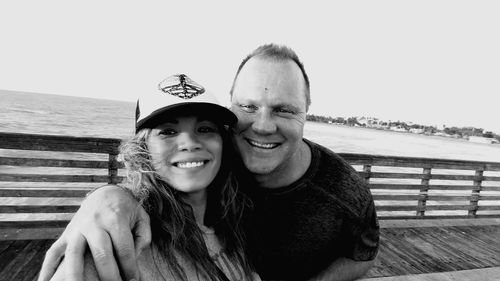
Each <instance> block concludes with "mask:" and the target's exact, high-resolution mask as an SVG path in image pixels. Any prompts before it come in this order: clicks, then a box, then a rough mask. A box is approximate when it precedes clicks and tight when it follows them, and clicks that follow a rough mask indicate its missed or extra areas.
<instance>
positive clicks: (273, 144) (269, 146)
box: [246, 139, 280, 149]
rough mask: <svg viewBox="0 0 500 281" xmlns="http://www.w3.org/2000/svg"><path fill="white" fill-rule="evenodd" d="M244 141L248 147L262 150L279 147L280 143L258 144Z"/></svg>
mask: <svg viewBox="0 0 500 281" xmlns="http://www.w3.org/2000/svg"><path fill="white" fill-rule="evenodd" d="M246 141H247V142H248V143H249V144H250V146H253V147H257V148H262V149H273V148H276V147H278V146H279V145H280V143H276V142H258V141H254V140H251V139H246Z"/></svg>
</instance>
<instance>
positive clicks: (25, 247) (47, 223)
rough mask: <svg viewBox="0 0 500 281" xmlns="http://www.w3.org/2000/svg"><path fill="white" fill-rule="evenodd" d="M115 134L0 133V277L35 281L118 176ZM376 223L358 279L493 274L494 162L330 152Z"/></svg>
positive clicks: (497, 215)
mask: <svg viewBox="0 0 500 281" xmlns="http://www.w3.org/2000/svg"><path fill="white" fill-rule="evenodd" d="M119 144H120V140H119V139H105V138H84V137H67V136H46V135H29V134H13V133H0V280H36V277H37V274H38V271H39V269H40V266H41V263H42V260H43V257H44V254H45V251H46V250H47V249H48V248H49V247H50V245H51V244H52V243H53V241H54V240H55V239H57V237H58V236H59V235H60V234H61V232H62V230H63V229H64V227H65V225H66V224H67V223H68V221H69V220H70V219H71V216H72V214H73V213H74V212H75V211H76V210H77V209H78V207H79V204H80V202H81V201H82V200H83V197H84V196H85V195H86V194H87V193H88V192H89V191H91V190H93V189H94V188H96V187H98V186H101V185H103V184H106V183H119V182H121V181H122V180H123V166H122V164H121V163H120V162H119V161H118V146H119ZM340 155H341V156H342V157H343V158H344V159H346V160H347V161H348V162H349V163H350V164H351V165H353V167H355V169H356V170H357V171H358V172H359V174H360V175H361V177H362V178H364V179H365V180H366V181H367V182H368V184H369V186H370V189H371V191H372V194H373V198H374V200H375V205H376V209H377V214H378V217H379V222H380V226H381V241H380V251H379V255H378V257H377V260H376V262H375V266H374V267H373V268H372V269H371V270H370V271H369V272H368V274H367V275H366V276H365V279H363V280H387V281H389V280H500V277H498V279H494V278H496V276H500V162H498V163H497V162H483V161H463V160H447V159H431V158H415V157H394V156H379V155H366V154H348V153H341V154H340Z"/></svg>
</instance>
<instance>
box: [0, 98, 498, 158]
mask: <svg viewBox="0 0 500 281" xmlns="http://www.w3.org/2000/svg"><path fill="white" fill-rule="evenodd" d="M134 114H135V103H133V102H124V101H112V100H102V99H91V98H82V97H71V96H60V95H49V94H34V93H22V92H13V91H5V90H0V132H17V133H33V134H47V135H69V136H91V137H109V138H126V137H127V136H129V135H131V134H132V133H133V132H134ZM334 115H335V114H334V113H332V116H334ZM304 135H305V137H306V138H308V139H310V140H313V141H315V142H318V143H320V144H322V145H324V146H326V147H328V148H330V149H332V150H333V151H335V152H350V153H366V154H377V155H392V156H411V157H429V158H445V159H463V160H480V161H492V162H500V145H494V144H479V143H471V142H468V141H467V140H464V139H453V138H445V137H438V136H424V135H417V134H411V133H401V132H392V131H382V130H375V129H367V128H358V127H346V126H341V125H331V124H324V123H315V122H307V123H306V126H305V131H304Z"/></svg>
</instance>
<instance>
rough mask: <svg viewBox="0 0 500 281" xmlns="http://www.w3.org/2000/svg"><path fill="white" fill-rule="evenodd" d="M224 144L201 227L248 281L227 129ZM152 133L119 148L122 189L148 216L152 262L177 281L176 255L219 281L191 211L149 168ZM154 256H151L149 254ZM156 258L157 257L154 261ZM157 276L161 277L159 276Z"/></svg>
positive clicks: (180, 274) (240, 200) (240, 199)
mask: <svg viewBox="0 0 500 281" xmlns="http://www.w3.org/2000/svg"><path fill="white" fill-rule="evenodd" d="M219 128H220V130H219V132H220V133H221V136H222V139H223V153H222V163H221V167H220V170H219V172H218V173H217V175H216V177H215V179H214V180H213V181H212V183H211V184H210V185H209V186H208V187H207V193H208V197H207V209H206V211H205V217H204V224H205V225H207V226H209V227H212V228H214V230H215V234H216V236H217V238H218V239H219V241H220V242H221V245H222V247H223V249H224V251H225V253H226V254H227V255H228V256H229V258H231V259H233V260H236V261H237V262H239V263H240V264H241V265H242V267H243V270H244V274H245V275H246V276H247V277H248V279H249V280H251V275H252V268H251V266H250V264H249V262H248V260H247V259H246V257H245V251H244V249H245V242H244V241H245V239H244V234H243V232H242V230H241V220H242V216H243V211H244V208H245V206H247V205H248V204H249V201H248V199H247V198H246V197H244V196H243V195H242V194H241V192H238V181H237V180H236V178H235V176H234V172H233V169H235V168H237V167H241V163H234V162H235V161H238V160H237V159H238V158H237V157H235V155H236V153H235V151H234V146H233V144H232V142H231V138H230V135H229V129H227V128H226V127H225V126H219ZM150 135H151V129H142V130H140V131H139V132H137V133H136V134H135V135H134V136H133V137H132V138H130V139H129V140H127V141H124V142H123V143H122V145H121V146H120V153H121V155H122V157H123V161H124V163H125V167H126V169H127V181H126V184H125V186H126V187H127V188H128V189H130V190H131V191H132V193H133V194H134V195H135V196H136V198H137V199H138V200H140V202H141V203H142V205H143V207H144V208H145V210H146V212H147V213H148V214H149V216H150V220H151V231H152V234H153V235H152V240H153V245H154V246H155V247H156V248H157V249H158V250H159V252H158V253H157V254H155V255H154V256H155V260H158V259H159V258H161V259H162V261H164V262H166V263H167V264H168V265H169V268H170V269H171V273H172V274H173V275H174V276H175V277H177V279H179V280H186V279H187V276H186V274H185V272H184V270H183V268H182V266H181V265H180V263H179V261H178V259H177V255H181V256H182V257H183V258H184V259H185V260H188V261H192V262H193V265H194V267H195V269H196V270H197V271H198V272H199V273H201V274H202V275H204V276H205V278H206V279H207V280H213V281H216V280H223V278H224V277H222V276H221V274H220V270H218V268H217V266H216V265H215V263H214V262H213V261H212V259H211V258H210V256H209V253H208V249H207V247H206V244H205V241H204V238H203V234H202V232H201V230H200V228H199V227H198V225H197V224H196V221H195V218H194V214H193V210H192V208H191V206H190V205H189V204H187V203H185V202H184V201H183V200H182V199H181V196H182V193H181V192H179V191H177V190H175V189H174V188H172V187H171V186H169V185H168V184H167V183H166V182H165V181H164V180H162V178H161V176H160V175H159V174H158V173H157V172H156V171H155V169H154V168H153V163H152V160H151V154H150V152H149V150H148V146H147V140H148V138H149V136H150ZM153 252H155V251H153ZM158 255H159V256H158ZM160 272H161V271H160Z"/></svg>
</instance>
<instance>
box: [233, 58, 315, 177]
mask: <svg viewBox="0 0 500 281" xmlns="http://www.w3.org/2000/svg"><path fill="white" fill-rule="evenodd" d="M305 90H306V88H305V81H304V78H303V76H302V72H301V71H300V68H299V67H298V66H297V64H296V63H295V62H293V61H292V60H287V61H282V62H276V61H273V60H266V59H262V58H256V57H254V58H251V59H250V60H249V61H247V63H246V64H245V66H243V68H242V69H241V72H240V73H239V75H238V77H237V79H236V81H235V85H234V89H233V95H232V99H231V110H232V111H233V112H234V113H235V114H236V116H238V125H237V128H236V132H235V136H234V138H235V142H236V145H237V146H238V149H239V151H240V153H241V155H242V158H243V161H244V163H245V166H246V167H247V168H248V169H249V170H250V172H252V173H253V174H256V175H273V174H274V175H280V171H285V169H292V171H293V170H294V168H295V167H296V166H297V165H298V163H294V162H296V160H297V159H296V158H297V157H296V158H294V155H295V153H298V150H299V147H300V145H301V143H302V136H303V130H304V123H305V120H306V96H305Z"/></svg>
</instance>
